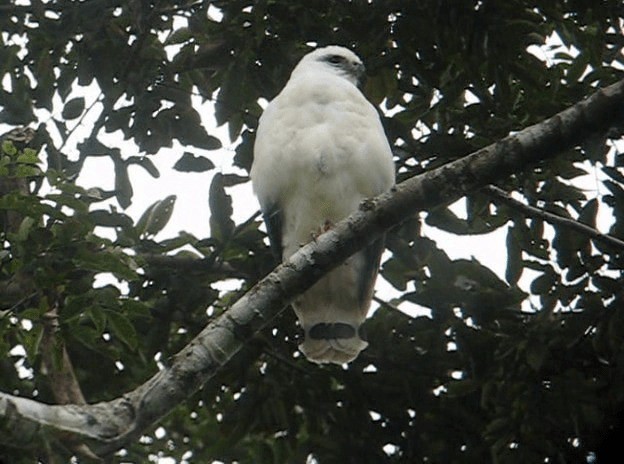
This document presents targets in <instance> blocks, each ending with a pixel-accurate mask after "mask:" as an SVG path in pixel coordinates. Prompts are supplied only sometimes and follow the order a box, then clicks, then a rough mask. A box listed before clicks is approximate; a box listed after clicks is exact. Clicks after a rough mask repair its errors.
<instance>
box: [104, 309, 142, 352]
mask: <svg viewBox="0 0 624 464" xmlns="http://www.w3.org/2000/svg"><path fill="white" fill-rule="evenodd" d="M106 318H107V320H108V323H109V327H110V329H111V332H112V334H113V335H114V336H116V337H117V338H119V340H121V341H122V342H123V343H125V344H126V345H127V346H128V347H129V348H130V349H132V350H134V349H135V348H136V347H137V345H138V343H139V341H138V339H137V333H136V330H135V329H134V326H133V325H132V323H131V322H130V320H129V319H128V318H127V317H126V316H125V315H123V314H121V313H119V312H116V311H110V310H107V311H106Z"/></svg>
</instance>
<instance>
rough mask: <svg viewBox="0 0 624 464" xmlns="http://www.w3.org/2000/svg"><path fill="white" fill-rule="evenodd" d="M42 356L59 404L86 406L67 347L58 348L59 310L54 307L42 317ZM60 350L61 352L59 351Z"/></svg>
mask: <svg viewBox="0 0 624 464" xmlns="http://www.w3.org/2000/svg"><path fill="white" fill-rule="evenodd" d="M42 322H43V336H42V339H41V355H42V361H43V369H44V370H45V374H46V376H47V377H48V379H49V381H50V388H51V390H52V393H53V395H54V399H55V400H56V402H57V403H58V404H86V403H87V402H86V401H85V398H84V395H83V394H82V390H81V389H80V385H79V384H78V380H77V379H76V374H75V373H74V368H73V366H72V363H71V361H70V359H69V355H68V354H67V350H66V349H65V346H64V345H63V346H60V347H59V346H58V343H59V341H60V340H59V338H58V335H57V333H58V331H59V321H58V308H57V306H56V305H54V306H52V308H50V310H49V311H48V312H47V313H45V314H44V315H43V317H42ZM59 350H60V351H59ZM57 356H58V357H57Z"/></svg>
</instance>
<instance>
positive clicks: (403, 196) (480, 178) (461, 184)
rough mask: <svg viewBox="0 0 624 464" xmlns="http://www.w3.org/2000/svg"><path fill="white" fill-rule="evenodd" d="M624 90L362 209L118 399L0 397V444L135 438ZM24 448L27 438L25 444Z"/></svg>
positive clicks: (573, 133)
mask: <svg viewBox="0 0 624 464" xmlns="http://www.w3.org/2000/svg"><path fill="white" fill-rule="evenodd" d="M623 108H624V81H620V82H618V83H616V84H614V85H611V86H609V87H607V88H605V89H603V90H600V91H598V92H596V93H595V94H593V95H592V96H591V97H589V98H587V99H586V100H584V101H582V102H580V103H578V104H576V105H574V106H573V107H571V108H569V109H567V110H565V111H563V112H561V113H559V114H557V115H555V116H554V117H552V118H550V119H548V120H546V121H544V122H542V123H540V124H537V125H534V126H531V127H529V128H527V129H525V130H523V131H521V132H519V133H517V134H514V135H511V136H508V137H506V138H504V139H503V140H501V141H499V142H497V143H495V144H492V145H490V146H488V147H485V148H483V149H481V150H478V151H477V152H475V153H473V154H471V155H469V156H467V157H465V158H462V159H459V160H457V161H454V162H452V163H449V164H447V165H445V166H442V167H440V168H438V169H435V170H432V171H429V172H426V173H424V174H422V175H419V176H416V177H413V178H411V179H408V180H407V181H405V182H403V183H401V184H400V185H398V186H397V187H396V188H395V189H393V190H392V191H391V192H388V193H385V194H383V195H380V196H378V197H376V198H374V199H371V200H367V201H365V202H363V203H362V205H361V206H360V209H359V210H358V211H356V212H355V213H354V214H352V215H351V216H350V217H348V218H347V219H345V220H343V221H341V222H340V223H338V224H336V226H335V227H334V228H333V229H331V230H329V231H328V232H326V233H324V234H322V235H320V236H319V237H318V238H317V239H316V240H315V241H314V242H312V243H309V244H307V245H305V246H303V247H302V248H301V249H300V250H299V251H298V252H297V253H295V254H294V255H293V256H292V257H291V258H290V259H289V260H288V261H287V262H286V263H284V264H281V265H280V266H278V267H277V268H276V269H275V270H274V271H273V272H272V273H271V274H269V275H268V276H267V277H265V278H264V279H263V280H262V281H260V282H258V284H256V285H255V286H254V287H253V288H252V289H251V290H249V291H248V292H247V293H246V294H245V295H244V296H243V297H242V298H240V299H239V300H238V301H237V302H236V303H235V304H234V305H233V306H232V307H231V308H230V309H229V310H228V311H226V312H225V313H224V314H222V315H221V316H220V317H219V318H217V319H216V320H215V321H214V322H211V323H210V324H209V325H208V326H207V327H206V328H204V329H203V330H202V331H201V332H200V333H199V334H198V335H197V336H196V337H195V338H194V339H193V340H192V341H191V342H190V343H189V344H188V345H187V346H186V347H184V348H183V349H182V350H181V351H180V352H179V353H178V354H176V355H175V356H174V357H173V360H172V363H171V365H170V366H169V367H167V368H165V369H164V370H162V371H159V372H158V373H156V374H155V375H154V376H153V377H152V378H151V379H149V380H148V381H147V382H145V383H144V384H143V385H141V386H139V387H138V388H136V389H135V390H134V391H131V392H129V393H127V394H125V395H123V396H122V397H120V398H117V399H114V400H112V401H109V402H103V403H97V404H92V405H66V406H51V405H47V404H42V403H39V402H37V401H34V400H30V399H26V398H19V397H16V396H13V395H9V394H6V393H0V417H4V419H5V421H6V422H8V423H9V424H10V425H11V426H10V427H5V429H6V430H3V433H2V434H0V440H2V441H3V442H5V443H13V444H18V445H19V444H24V443H25V438H26V437H27V436H28V437H29V438H30V439H34V438H35V437H36V436H37V433H36V432H37V431H42V430H43V431H44V432H46V433H45V435H47V436H48V437H50V436H58V435H59V434H61V433H65V434H69V435H70V436H72V437H73V438H74V439H76V440H81V441H82V442H84V443H85V444H87V445H88V446H89V448H90V449H91V450H93V451H94V452H96V453H97V454H99V455H106V454H108V453H111V452H113V451H115V450H117V449H119V448H120V447H122V446H124V445H125V444H127V443H128V442H130V441H131V440H134V439H136V438H137V437H138V436H140V434H141V433H143V432H144V430H145V429H146V428H147V427H149V426H150V425H152V424H154V423H155V422H157V421H158V420H159V419H161V418H162V417H163V416H164V415H165V414H167V413H168V412H170V411H171V410H172V409H173V408H174V407H175V406H176V405H177V404H178V403H180V402H181V401H183V400H184V399H186V398H187V397H188V396H189V395H191V394H192V393H193V392H194V391H196V390H197V389H198V388H199V387H200V386H201V385H202V384H204V383H206V382H207V381H208V380H210V379H211V378H212V377H213V376H214V375H215V373H216V372H217V371H218V370H219V369H221V368H222V367H223V366H224V365H226V364H227V362H228V361H229V359H230V358H231V357H232V356H234V354H235V353H236V352H238V351H239V350H240V348H241V346H242V345H243V343H244V342H245V339H246V338H248V335H246V336H243V335H241V334H251V333H253V332H255V331H258V330H260V329H261V328H263V327H264V326H266V325H267V324H268V323H269V322H270V321H271V320H272V319H273V318H274V317H275V316H277V315H278V314H279V313H280V312H281V311H282V310H283V308H284V307H285V306H286V305H287V304H288V303H289V302H290V301H291V300H292V299H293V298H294V297H295V296H296V295H298V294H299V293H301V292H302V291H304V290H306V289H307V288H309V287H310V286H311V285H312V284H313V283H314V282H315V281H317V280H318V279H319V278H320V277H321V276H322V275H323V274H324V273H326V272H328V271H329V270H330V269H331V268H332V267H334V266H336V265H337V264H338V263H339V262H341V261H343V260H344V259H345V258H347V257H348V256H350V255H351V254H353V253H355V252H356V251H357V250H358V249H360V248H362V247H363V246H365V245H366V244H368V243H370V242H372V241H373V240H375V239H376V238H377V237H378V236H379V235H380V234H382V233H383V232H384V231H385V230H386V229H388V228H390V227H392V226H394V225H396V224H398V223H400V222H402V221H403V220H405V219H406V218H408V217H409V216H410V215H412V214H414V213H416V212H418V211H421V210H425V209H428V208H431V207H433V206H436V205H441V204H448V203H450V202H452V201H454V200H456V199H458V198H460V197H461V196H463V195H465V194H467V193H469V192H472V191H475V190H477V189H480V188H483V186H485V185H488V184H491V183H493V182H494V181H496V180H498V179H501V178H504V177H505V176H508V175H510V174H512V173H514V172H517V171H519V170H521V169H522V168H525V167H527V166H529V165H530V164H531V163H534V162H536V161H538V160H541V159H546V158H550V157H554V156H555V155H556V154H557V153H560V152H562V151H564V150H566V149H567V148H569V147H571V146H574V145H575V144H577V143H578V142H579V141H580V140H582V139H583V138H584V137H587V136H588V135H589V134H591V133H593V132H604V131H606V130H608V129H609V127H610V126H612V125H613V124H614V123H616V122H619V121H621V120H622V116H623ZM27 441H28V439H27Z"/></svg>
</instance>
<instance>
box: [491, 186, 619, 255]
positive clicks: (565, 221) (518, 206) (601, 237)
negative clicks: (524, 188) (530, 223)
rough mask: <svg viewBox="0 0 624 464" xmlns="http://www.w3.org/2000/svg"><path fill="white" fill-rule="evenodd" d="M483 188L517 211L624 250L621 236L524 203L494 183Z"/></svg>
mask: <svg viewBox="0 0 624 464" xmlns="http://www.w3.org/2000/svg"><path fill="white" fill-rule="evenodd" d="M483 190H484V191H485V192H486V193H488V194H489V195H491V196H493V197H494V198H496V199H497V200H499V201H500V202H501V203H504V204H505V205H507V206H509V207H510V208H513V209H515V210H516V211H520V212H521V213H523V214H525V215H527V216H530V217H535V218H539V219H543V220H544V221H546V222H548V223H550V224H557V225H560V226H563V227H565V228H568V229H571V230H573V231H574V232H578V233H579V234H582V235H585V236H586V237H589V238H591V239H593V240H596V241H597V242H600V243H604V244H605V245H608V246H609V247H611V248H613V249H614V250H616V251H619V252H621V251H624V241H622V240H620V239H619V238H616V237H613V236H611V235H608V234H603V233H602V232H600V231H599V230H597V229H594V228H593V227H590V226H588V225H586V224H583V223H582V222H578V221H575V220H574V219H570V218H565V217H563V216H559V215H558V214H554V213H550V212H548V211H544V210H542V209H539V208H536V207H534V206H531V205H525V204H524V203H522V202H520V201H518V200H516V199H514V198H512V197H511V196H510V195H509V194H508V193H507V192H505V191H504V190H503V189H501V188H498V187H495V186H493V185H488V186H487V187H485V188H484V189H483Z"/></svg>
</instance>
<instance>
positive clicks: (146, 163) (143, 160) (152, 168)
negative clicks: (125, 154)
mask: <svg viewBox="0 0 624 464" xmlns="http://www.w3.org/2000/svg"><path fill="white" fill-rule="evenodd" d="M126 163H128V164H138V165H139V166H141V167H142V168H143V169H145V170H146V171H147V172H148V173H149V174H150V175H151V176H152V177H153V178H154V179H158V178H159V177H160V172H159V171H158V168H157V167H156V165H155V164H154V162H153V161H152V160H151V159H150V158H149V157H148V156H131V157H130V158H128V160H127V161H126Z"/></svg>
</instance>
